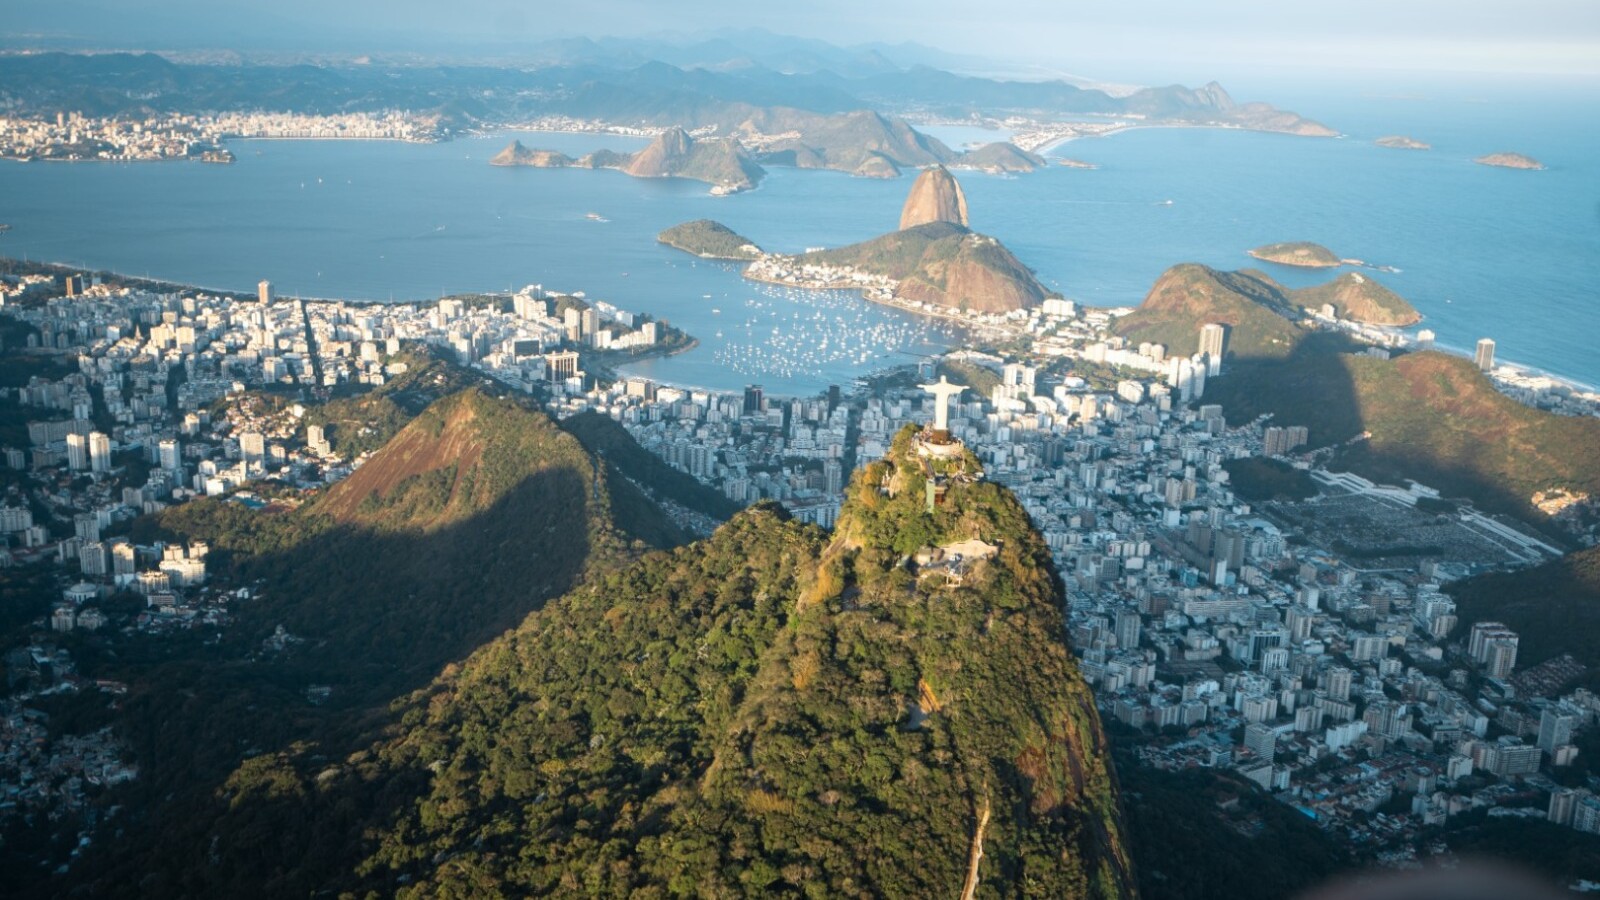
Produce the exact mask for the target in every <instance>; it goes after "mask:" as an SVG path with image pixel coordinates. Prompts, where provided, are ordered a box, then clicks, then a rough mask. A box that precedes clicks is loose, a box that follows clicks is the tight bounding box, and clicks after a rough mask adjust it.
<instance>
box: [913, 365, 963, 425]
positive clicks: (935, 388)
mask: <svg viewBox="0 0 1600 900" xmlns="http://www.w3.org/2000/svg"><path fill="white" fill-rule="evenodd" d="M922 389H923V390H925V391H927V392H928V393H930V394H932V395H933V396H934V407H933V430H934V431H937V432H948V431H949V430H950V398H951V397H959V396H961V393H962V392H963V391H965V390H966V388H965V387H963V386H962V385H959V384H951V383H950V382H949V380H948V379H946V378H945V377H944V376H943V375H940V376H939V381H938V383H936V384H925V385H923V386H922Z"/></svg>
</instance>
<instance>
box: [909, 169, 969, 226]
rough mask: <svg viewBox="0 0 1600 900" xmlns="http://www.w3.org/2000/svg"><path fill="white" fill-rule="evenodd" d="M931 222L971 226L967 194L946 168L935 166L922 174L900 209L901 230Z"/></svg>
mask: <svg viewBox="0 0 1600 900" xmlns="http://www.w3.org/2000/svg"><path fill="white" fill-rule="evenodd" d="M929 222H949V223H950V224H952V225H962V226H965V225H966V224H967V195H966V194H964V193H962V191H961V185H960V184H958V183H957V182H956V179H955V176H954V175H951V174H950V171H949V170H948V169H946V168H945V167H944V166H934V167H932V168H930V169H926V170H924V171H923V173H922V174H921V175H918V176H917V180H916V183H915V184H913V185H911V195H910V196H908V197H907V198H906V205H905V206H904V207H902V208H901V210H900V230H901V231H904V230H905V229H907V228H915V227H916V226H918V225H926V224H928V223H929Z"/></svg>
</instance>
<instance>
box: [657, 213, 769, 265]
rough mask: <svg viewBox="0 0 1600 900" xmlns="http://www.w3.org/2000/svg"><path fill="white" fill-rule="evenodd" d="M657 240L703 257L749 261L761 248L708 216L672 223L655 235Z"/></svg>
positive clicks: (758, 253)
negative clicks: (679, 223)
mask: <svg viewBox="0 0 1600 900" xmlns="http://www.w3.org/2000/svg"><path fill="white" fill-rule="evenodd" d="M656 240H657V241H659V242H660V243H663V244H666V245H667V246H669V247H673V248H676V249H678V250H682V251H683V252H685V253H693V254H694V255H695V256H699V257H702V258H705V259H743V260H750V259H755V258H756V257H758V256H760V255H761V248H760V247H758V246H756V245H755V243H754V242H753V241H751V240H750V239H749V238H746V237H744V236H743V235H740V234H738V233H736V232H735V231H734V230H733V229H731V228H729V227H728V226H726V225H724V224H722V223H721V222H713V221H712V220H710V219H696V220H695V221H693V222H684V223H683V224H681V225H674V226H672V227H671V228H668V229H667V230H665V231H663V232H661V233H660V234H658V235H656Z"/></svg>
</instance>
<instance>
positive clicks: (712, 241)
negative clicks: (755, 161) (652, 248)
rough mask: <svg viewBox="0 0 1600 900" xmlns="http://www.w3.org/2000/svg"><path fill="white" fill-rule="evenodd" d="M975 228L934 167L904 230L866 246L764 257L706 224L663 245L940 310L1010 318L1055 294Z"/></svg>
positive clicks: (760, 277)
mask: <svg viewBox="0 0 1600 900" xmlns="http://www.w3.org/2000/svg"><path fill="white" fill-rule="evenodd" d="M968 222H969V219H968V213H967V198H966V194H965V193H964V192H963V191H962V190H961V185H960V184H959V183H958V182H957V181H956V179H955V176H953V175H951V174H950V172H949V170H947V169H946V168H945V167H943V166H933V167H932V168H929V169H926V170H924V171H923V172H922V173H921V174H920V175H918V176H917V179H916V181H915V182H914V183H913V184H912V186H911V192H910V194H909V195H908V196H907V197H906V202H905V205H904V206H903V207H902V209H901V212H900V228H899V230H897V231H892V232H890V233H888V234H885V235H882V236H881V237H876V238H873V239H872V240H869V241H863V242H861V243H859V244H851V245H849V246H847V247H839V248H837V249H832V250H813V251H807V252H805V253H801V254H798V255H794V256H788V255H784V254H776V253H773V254H760V253H758V252H756V251H754V250H753V248H754V245H753V244H751V243H750V242H749V240H748V239H746V238H744V237H741V236H739V235H736V234H734V233H733V232H731V231H729V230H728V229H726V228H725V227H723V226H721V225H719V224H717V223H715V222H706V221H700V222H692V223H686V224H684V225H681V226H677V227H676V228H672V229H668V230H667V231H665V232H662V234H661V236H660V240H661V241H662V242H663V243H667V244H671V245H672V246H676V247H679V248H680V249H683V250H686V251H688V252H691V253H696V254H697V255H702V256H724V257H728V258H749V257H748V256H743V257H741V256H740V255H739V254H736V253H733V252H727V250H726V248H730V247H737V248H739V250H740V253H753V252H754V253H755V254H756V258H755V261H754V262H752V263H751V264H750V265H749V266H748V267H746V269H745V271H744V274H745V277H746V278H750V279H753V280H757V281H769V282H774V283H777V284H785V285H792V286H796V287H808V288H855V289H861V290H863V291H864V292H865V293H866V295H867V296H868V297H869V298H870V299H875V300H887V301H893V302H899V303H914V304H924V305H925V307H927V308H929V309H931V310H934V311H938V310H952V311H963V312H977V313H1007V312H1011V311H1013V310H1019V309H1030V308H1032V307H1034V306H1037V305H1039V304H1040V303H1041V302H1043V301H1044V299H1045V298H1047V297H1049V296H1052V294H1051V292H1050V290H1049V289H1048V288H1046V287H1045V286H1044V285H1043V284H1041V283H1040V282H1039V279H1038V278H1037V277H1036V276H1035V275H1034V273H1033V270H1031V269H1029V268H1028V267H1027V266H1025V265H1023V264H1022V262H1021V261H1020V260H1018V259H1017V258H1016V256H1014V255H1012V253H1011V251H1010V250H1007V249H1006V247H1005V245H1004V244H1001V243H1000V242H999V241H998V240H996V239H995V238H992V237H989V236H988V235H983V234H979V233H977V232H975V231H973V230H972V229H971V228H970V227H968ZM747 247H748V248H752V249H750V250H745V249H744V248H747ZM719 248H723V249H721V250H720V251H719Z"/></svg>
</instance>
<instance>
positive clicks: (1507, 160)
mask: <svg viewBox="0 0 1600 900" xmlns="http://www.w3.org/2000/svg"><path fill="white" fill-rule="evenodd" d="M1473 162H1475V163H1477V164H1478V165H1480V166H1497V167H1499V168H1502V169H1531V170H1538V169H1543V168H1544V167H1545V166H1544V163H1542V162H1539V161H1538V160H1537V159H1534V158H1533V157H1531V156H1523V155H1522V154H1521V153H1490V154H1489V155H1488V156H1480V157H1478V158H1477V159H1475V160H1473Z"/></svg>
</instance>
